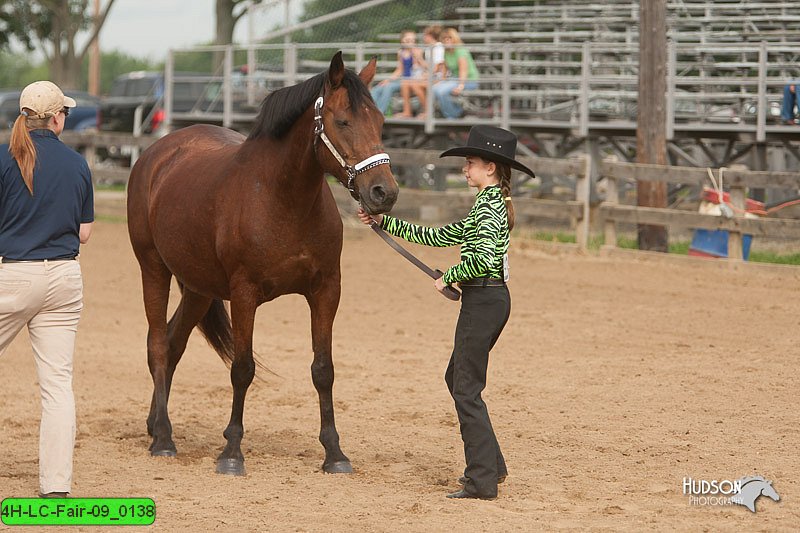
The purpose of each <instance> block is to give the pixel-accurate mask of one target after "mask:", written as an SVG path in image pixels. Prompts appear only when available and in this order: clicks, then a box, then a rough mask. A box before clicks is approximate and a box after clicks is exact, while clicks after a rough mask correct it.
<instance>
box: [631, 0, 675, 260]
mask: <svg viewBox="0 0 800 533" xmlns="http://www.w3.org/2000/svg"><path fill="white" fill-rule="evenodd" d="M666 91H667V0H642V1H641V2H640V8H639V106H638V109H639V110H638V113H637V124H636V126H637V128H636V162H637V163H650V164H656V165H666V164H667V136H666V116H667V114H666V106H665V98H666ZM637 192H638V205H640V206H644V207H667V184H666V183H663V182H656V181H640V182H638V184H637ZM638 234H639V249H640V250H653V251H657V252H666V251H668V246H667V244H668V242H667V240H668V239H667V228H666V227H664V226H652V225H646V224H641V225H639V232H638Z"/></svg>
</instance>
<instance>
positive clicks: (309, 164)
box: [254, 116, 325, 196]
mask: <svg viewBox="0 0 800 533" xmlns="http://www.w3.org/2000/svg"><path fill="white" fill-rule="evenodd" d="M303 118H305V116H304V117H303ZM303 118H301V119H300V120H299V121H298V123H297V124H295V125H294V126H293V127H292V128H291V130H290V131H289V132H288V133H287V134H286V135H285V136H284V137H283V138H281V139H268V138H263V139H259V140H257V141H256V142H257V143H258V144H259V146H256V147H254V148H255V151H256V152H257V153H260V154H261V156H262V158H263V160H262V162H261V164H260V168H261V174H262V176H263V178H262V179H267V180H269V181H270V182H272V183H274V184H277V185H278V186H279V187H280V188H281V189H284V190H287V191H292V194H293V196H303V195H304V194H317V193H318V191H319V187H320V185H321V184H322V182H323V181H324V177H325V172H324V171H323V170H322V167H321V166H320V164H319V161H317V155H316V153H315V150H314V135H313V133H312V125H311V120H308V121H306V120H303Z"/></svg>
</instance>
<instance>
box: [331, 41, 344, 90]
mask: <svg viewBox="0 0 800 533" xmlns="http://www.w3.org/2000/svg"><path fill="white" fill-rule="evenodd" d="M343 79H344V62H343V61H342V51H341V50H339V51H338V52H336V55H334V56H333V59H331V66H330V68H329V69H328V81H329V82H330V84H331V87H338V86H339V85H341V84H342V80H343Z"/></svg>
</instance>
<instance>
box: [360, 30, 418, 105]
mask: <svg viewBox="0 0 800 533" xmlns="http://www.w3.org/2000/svg"><path fill="white" fill-rule="evenodd" d="M417 56H419V57H421V52H420V51H419V49H418V48H417V34H416V33H414V31H412V30H404V31H403V32H402V33H401V34H400V50H398V51H397V67H396V68H395V69H394V71H393V72H392V73H391V74H390V75H389V77H388V78H387V79H385V80H383V81H381V82H380V83H379V84H378V85H376V86H375V87H373V88H372V99H373V100H375V105H376V106H377V107H378V109H380V111H381V113H383V114H386V111H387V110H388V109H389V104H391V103H392V96H394V95H395V93H397V92H398V91H400V85H401V80H403V79H411V77H412V76H413V75H415V74H416V70H415V69H419V68H420V67H419V65H417V60H416V57H417ZM409 116H410V113H409Z"/></svg>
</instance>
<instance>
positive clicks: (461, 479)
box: [458, 476, 506, 485]
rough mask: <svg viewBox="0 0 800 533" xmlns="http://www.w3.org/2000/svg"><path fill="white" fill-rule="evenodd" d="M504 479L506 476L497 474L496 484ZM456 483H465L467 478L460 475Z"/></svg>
mask: <svg viewBox="0 0 800 533" xmlns="http://www.w3.org/2000/svg"><path fill="white" fill-rule="evenodd" d="M505 480H506V476H497V484H498V485H499V484H500V483H502V482H503V481H505ZM458 483H459V484H460V485H466V484H467V478H465V477H464V476H461V477H460V478H458Z"/></svg>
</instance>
